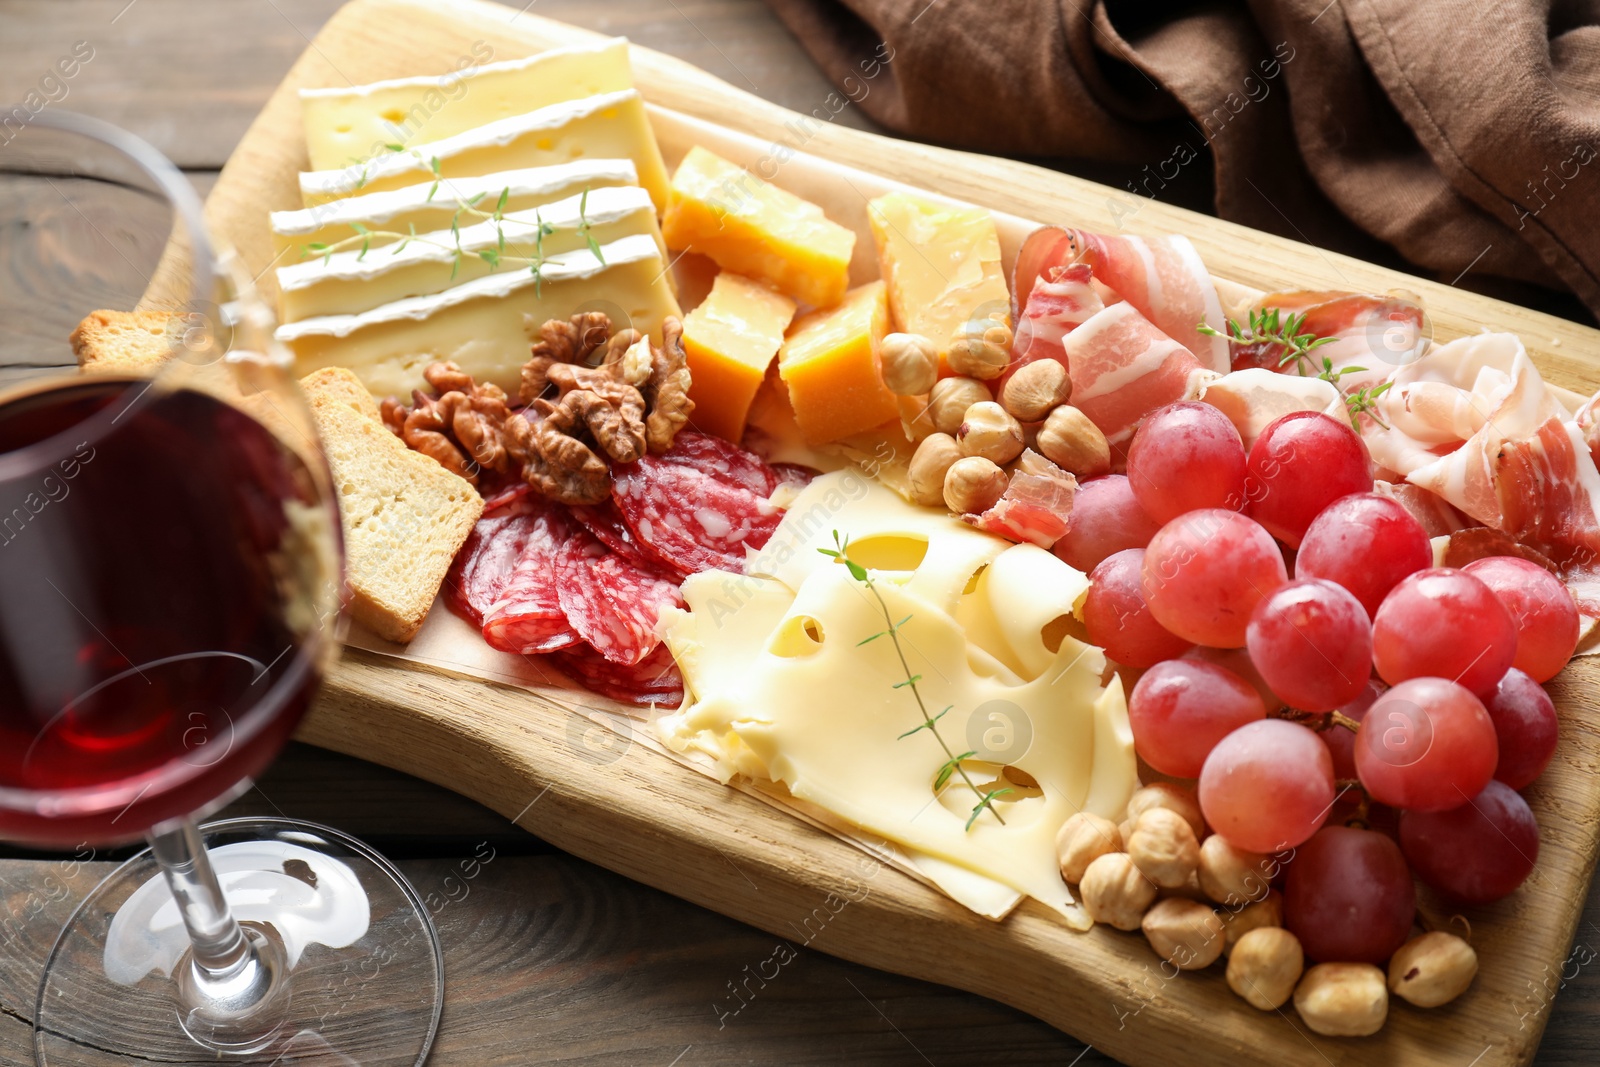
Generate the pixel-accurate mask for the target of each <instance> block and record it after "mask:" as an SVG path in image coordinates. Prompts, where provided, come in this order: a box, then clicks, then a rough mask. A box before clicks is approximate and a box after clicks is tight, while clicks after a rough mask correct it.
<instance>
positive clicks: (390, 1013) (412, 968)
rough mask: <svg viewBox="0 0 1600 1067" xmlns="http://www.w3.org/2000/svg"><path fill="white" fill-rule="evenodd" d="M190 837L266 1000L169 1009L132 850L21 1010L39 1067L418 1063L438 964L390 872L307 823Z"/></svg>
mask: <svg viewBox="0 0 1600 1067" xmlns="http://www.w3.org/2000/svg"><path fill="white" fill-rule="evenodd" d="M200 831H201V834H202V836H203V837H204V839H205V844H206V849H207V851H208V853H209V854H210V856H211V861H212V864H213V865H214V866H215V868H216V870H217V875H218V878H219V880H220V881H221V884H222V888H223V892H224V895H225V896H226V897H227V898H228V901H229V903H230V905H231V906H232V908H233V911H234V916H235V918H237V919H238V920H239V922H240V923H241V924H242V925H243V926H244V927H245V929H246V932H247V934H248V935H249V936H251V937H252V938H253V939H258V940H261V941H264V942H266V948H267V952H266V954H265V957H264V959H265V961H266V966H267V967H269V968H279V969H280V971H277V972H274V973H273V974H272V975H271V976H270V977H271V979H272V982H273V989H272V991H271V994H270V995H269V996H267V997H266V998H265V999H264V1000H262V1002H261V1006H260V1008H259V1010H258V1011H256V1012H251V1011H249V1010H243V1011H234V1010H231V1008H230V1006H229V1005H228V1004H227V1003H226V1002H225V1001H223V1002H213V1003H212V1004H210V1005H209V1010H205V1009H197V1008H196V1007H195V1005H194V1003H193V1000H192V999H190V1000H189V1002H188V1003H185V1002H184V1000H183V995H182V994H181V993H180V990H181V989H188V990H189V991H190V992H191V993H192V986H193V982H192V981H190V980H189V979H191V977H192V975H191V974H190V963H191V961H190V957H189V950H188V939H187V935H186V934H185V932H184V928H183V924H182V922H181V921H180V918H179V914H178V910H177V905H176V903H175V902H174V901H173V899H172V896H171V893H170V892H169V891H168V889H167V884H166V882H165V880H164V879H163V877H162V873H161V869H160V868H159V867H158V866H157V864H156V862H155V860H154V858H152V856H151V854H150V852H149V851H148V850H146V851H144V852H141V853H139V854H138V855H137V856H135V857H133V858H132V859H130V860H129V861H128V862H127V863H125V864H123V865H122V866H121V867H119V868H117V870H115V871H113V872H112V873H111V874H110V875H108V876H107V877H106V879H105V880H104V881H103V882H101V883H100V884H99V885H98V886H96V887H95V889H94V890H93V891H92V892H91V893H90V894H89V896H88V897H87V898H86V899H85V900H84V901H83V903H82V904H80V905H79V906H78V909H77V911H75V912H74V913H73V915H72V918H71V919H69V920H68V921H67V925H66V927H65V928H64V929H63V930H62V931H61V935H60V937H59V938H57V940H56V944H55V948H54V949H53V950H52V951H51V953H50V958H49V960H48V961H47V962H46V964H45V970H44V975H43V977H42V978H41V979H40V983H39V997H38V1001H37V1004H36V1006H35V1010H34V1020H33V1047H34V1059H35V1062H36V1064H38V1067H68V1065H72V1067H86V1065H95V1067H98V1065H101V1064H118V1063H129V1064H135V1063H137V1064H141V1065H147V1064H149V1063H150V1062H152V1061H154V1062H158V1063H164V1064H195V1065H197V1067H198V1065H199V1064H209V1065H212V1067H215V1065H216V1064H218V1063H227V1064H238V1065H252V1064H262V1065H267V1064H275V1065H277V1067H353V1065H360V1067H420V1065H421V1064H422V1062H423V1061H424V1060H425V1059H427V1056H428V1051H429V1049H430V1048H431V1047H432V1045H433V1038H434V1034H435V1032H436V1031H437V1030H438V1026H439V1013H440V1010H441V1008H442V1007H443V1004H444V960H443V956H442V954H441V952H440V949H439V938H438V934H437V933H436V932H435V930H434V927H433V920H432V918H431V916H430V915H429V914H428V909H427V907H426V906H425V905H424V904H423V902H422V900H421V899H420V898H419V897H418V895H417V893H416V891H415V890H414V889H413V888H412V887H411V884H410V883H409V882H408V881H406V879H405V876H404V875H402V874H401V873H400V872H399V871H398V870H396V869H395V868H394V866H393V865H392V864H390V863H389V862H388V861H387V860H385V859H384V858H383V857H382V856H380V855H378V854H377V853H376V852H374V851H372V850H371V849H370V848H368V847H367V846H365V845H363V844H362V843H361V842H359V841H357V840H355V839H354V838H352V837H348V836H346V835H345V834H342V833H339V832H338V831H337V830H332V829H329V828H328V827H325V826H319V825H317V824H315V823H306V822H299V821H296V820H291V819H227V820H223V821H221V822H215V823H209V824H206V825H204V826H202V827H201V828H200ZM174 976H176V980H175V977H174ZM242 980H244V981H251V980H255V979H253V978H251V977H250V976H246V977H245V979H242ZM241 1000H242V1002H249V1001H250V1000H251V998H250V997H247V996H246V997H242V998H241Z"/></svg>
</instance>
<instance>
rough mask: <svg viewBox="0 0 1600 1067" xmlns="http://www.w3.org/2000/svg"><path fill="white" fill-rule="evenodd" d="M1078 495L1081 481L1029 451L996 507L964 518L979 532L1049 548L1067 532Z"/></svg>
mask: <svg viewBox="0 0 1600 1067" xmlns="http://www.w3.org/2000/svg"><path fill="white" fill-rule="evenodd" d="M1077 493H1078V479H1076V478H1074V477H1073V476H1072V475H1071V474H1068V473H1067V472H1066V471H1064V470H1062V469H1061V468H1060V467H1058V466H1056V465H1055V464H1054V463H1051V462H1050V461H1049V460H1048V459H1046V458H1044V457H1043V456H1041V455H1039V453H1037V452H1035V451H1034V450H1033V449H1031V448H1030V449H1026V450H1024V452H1023V453H1022V458H1020V459H1019V460H1017V466H1016V469H1015V470H1013V471H1012V472H1011V481H1010V483H1009V484H1007V486H1006V491H1005V493H1004V494H1003V495H1002V496H1001V497H1000V499H999V500H998V501H996V503H995V505H994V507H992V508H990V509H989V510H988V511H985V512H984V513H983V514H981V515H967V516H965V518H966V521H968V522H970V523H971V524H972V525H974V526H976V527H977V528H978V529H980V530H984V531H986V532H988V533H992V534H999V535H1000V536H1001V537H1004V538H1006V539H1008V540H1011V541H1015V542H1017V543H1018V544H1023V543H1028V544H1035V545H1038V546H1039V547H1040V548H1049V547H1051V546H1052V545H1054V544H1055V543H1056V542H1057V541H1059V540H1061V535H1062V534H1064V533H1066V532H1067V520H1068V518H1069V517H1070V516H1071V515H1072V498H1073V497H1074V496H1076V495H1077Z"/></svg>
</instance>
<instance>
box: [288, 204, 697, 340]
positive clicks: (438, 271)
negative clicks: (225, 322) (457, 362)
mask: <svg viewBox="0 0 1600 1067" xmlns="http://www.w3.org/2000/svg"><path fill="white" fill-rule="evenodd" d="M585 222H587V224H588V229H587V231H584V230H582V229H580V227H581V226H582V225H583V223H585ZM541 223H542V224H544V226H545V227H546V228H547V230H548V232H546V233H545V235H544V237H543V239H542V243H541V242H540V240H539V238H538V236H537V235H538V231H539V228H540V224H541ZM639 234H643V235H646V236H649V237H651V238H653V239H655V240H656V242H657V244H656V247H657V250H658V251H659V252H661V253H662V254H663V255H665V251H666V250H665V247H664V246H662V245H661V244H660V231H659V229H658V228H657V226H656V215H655V207H654V205H652V204H651V202H650V194H648V193H646V192H645V191H644V190H643V189H640V188H638V187H637V186H619V187H615V188H607V189H594V190H590V191H589V192H588V193H580V194H579V195H578V196H573V197H568V198H567V199H565V200H562V201H558V202H557V203H554V204H546V205H543V206H541V207H537V208H532V209H530V210H527V211H516V212H508V213H507V214H506V215H504V216H503V217H502V218H501V219H500V221H498V222H494V221H487V222H480V223H477V224H476V225H472V226H464V227H462V228H461V229H460V231H459V232H458V233H452V232H451V231H449V230H439V231H436V232H433V233H424V234H419V235H418V236H417V238H416V239H415V240H411V241H407V242H406V243H405V244H404V245H403V246H401V245H396V246H394V247H393V248H378V249H368V250H367V251H365V252H363V251H361V250H359V249H353V250H350V251H346V252H338V253H334V254H333V255H331V256H323V257H321V258H316V259H310V260H306V261H305V262H302V263H296V264H293V265H291V266H288V267H280V268H278V272H277V273H278V294H279V296H278V303H279V308H278V314H279V318H280V320H281V321H283V322H296V321H298V320H301V319H307V318H313V317H316V316H319V315H342V314H359V313H360V312H363V311H369V310H371V309H373V308H376V307H381V306H382V305H384V304H389V303H392V302H394V301H396V300H402V299H404V298H406V297H412V296H424V295H427V294H429V293H440V292H443V291H445V290H446V289H449V288H451V287H452V286H455V285H461V284H464V283H466V282H469V281H472V280H474V279H477V278H481V277H484V276H486V275H489V274H494V273H502V272H518V271H521V272H526V271H527V270H528V269H529V264H527V263H519V262H516V261H517V260H518V259H521V260H532V259H535V258H536V257H537V256H538V255H539V254H540V253H541V250H542V254H543V255H544V256H545V258H546V259H552V258H554V257H556V256H559V255H562V254H564V253H568V252H575V251H578V250H580V249H583V248H586V247H587V241H586V239H585V238H586V237H593V238H594V239H595V240H596V241H598V242H600V243H601V244H610V243H611V242H613V241H616V240H619V239H621V238H623V237H631V236H635V235H639ZM458 250H459V253H458ZM484 251H488V252H491V253H494V254H497V255H498V257H499V258H498V259H497V260H495V262H493V263H491V262H490V261H489V260H487V259H484V258H483V257H482V256H481V255H480V254H479V253H480V252H484ZM458 259H459V262H458Z"/></svg>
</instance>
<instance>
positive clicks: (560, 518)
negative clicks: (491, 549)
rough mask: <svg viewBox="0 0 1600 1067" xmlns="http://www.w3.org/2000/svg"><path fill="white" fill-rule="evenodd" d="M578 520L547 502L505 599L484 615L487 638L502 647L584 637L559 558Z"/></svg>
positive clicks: (546, 647) (519, 648) (561, 644)
mask: <svg viewBox="0 0 1600 1067" xmlns="http://www.w3.org/2000/svg"><path fill="white" fill-rule="evenodd" d="M575 525H576V524H575V523H573V521H572V520H571V518H570V517H568V516H567V514H566V513H565V511H564V509H561V508H558V507H556V506H550V507H546V508H544V509H542V510H540V511H539V513H538V514H537V515H536V516H535V517H534V520H533V524H532V526H531V528H530V529H529V531H528V534H527V538H526V540H525V541H524V543H523V546H522V552H521V554H520V555H519V556H518V557H517V562H516V566H515V567H514V568H513V569H512V571H511V575H510V577H509V578H508V579H507V581H506V583H505V587H504V588H503V590H502V591H501V595H500V598H499V600H497V601H496V602H495V603H494V605H493V606H492V607H490V608H489V609H488V610H487V611H485V612H484V615H483V639H484V640H485V641H487V642H489V644H490V645H491V646H492V647H494V648H498V649H499V650H500V651H502V652H511V653H515V654H517V655H529V654H533V653H540V652H554V651H555V650H556V649H559V648H566V647H568V646H569V645H574V644H576V643H577V642H578V634H577V632H576V631H575V630H574V629H573V628H572V626H571V625H570V624H569V623H568V621H567V617H566V613H565V612H564V611H563V610H562V608H561V600H560V597H559V596H558V595H557V592H556V583H557V579H556V559H557V557H558V556H559V555H560V554H561V552H562V550H563V545H564V543H565V542H567V541H569V540H571V538H572V534H573V532H574V528H575Z"/></svg>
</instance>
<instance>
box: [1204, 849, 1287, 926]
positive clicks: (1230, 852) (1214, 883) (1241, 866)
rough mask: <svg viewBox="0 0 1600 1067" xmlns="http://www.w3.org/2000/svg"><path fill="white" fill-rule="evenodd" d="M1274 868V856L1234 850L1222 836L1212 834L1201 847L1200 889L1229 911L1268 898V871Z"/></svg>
mask: <svg viewBox="0 0 1600 1067" xmlns="http://www.w3.org/2000/svg"><path fill="white" fill-rule="evenodd" d="M1275 867H1276V864H1275V862H1274V861H1273V859H1272V857H1271V856H1264V855H1262V854H1261V853H1259V852H1246V851H1244V850H1243V849H1239V848H1234V847H1233V845H1231V844H1229V842H1228V839H1227V838H1225V837H1223V836H1222V835H1221V834H1212V835H1211V836H1210V837H1208V838H1206V840H1205V844H1203V845H1201V846H1200V888H1201V889H1203V890H1205V893H1206V896H1208V897H1210V898H1211V899H1212V900H1214V901H1216V902H1217V903H1218V904H1226V905H1228V906H1229V907H1230V908H1240V907H1243V906H1244V905H1245V904H1247V903H1249V902H1250V901H1256V900H1260V899H1262V898H1263V897H1265V896H1266V895H1267V891H1268V890H1269V889H1270V888H1271V886H1270V884H1269V883H1270V882H1271V881H1272V878H1271V876H1270V875H1269V874H1268V873H1267V872H1268V871H1269V870H1272V869H1274V868H1275Z"/></svg>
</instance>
